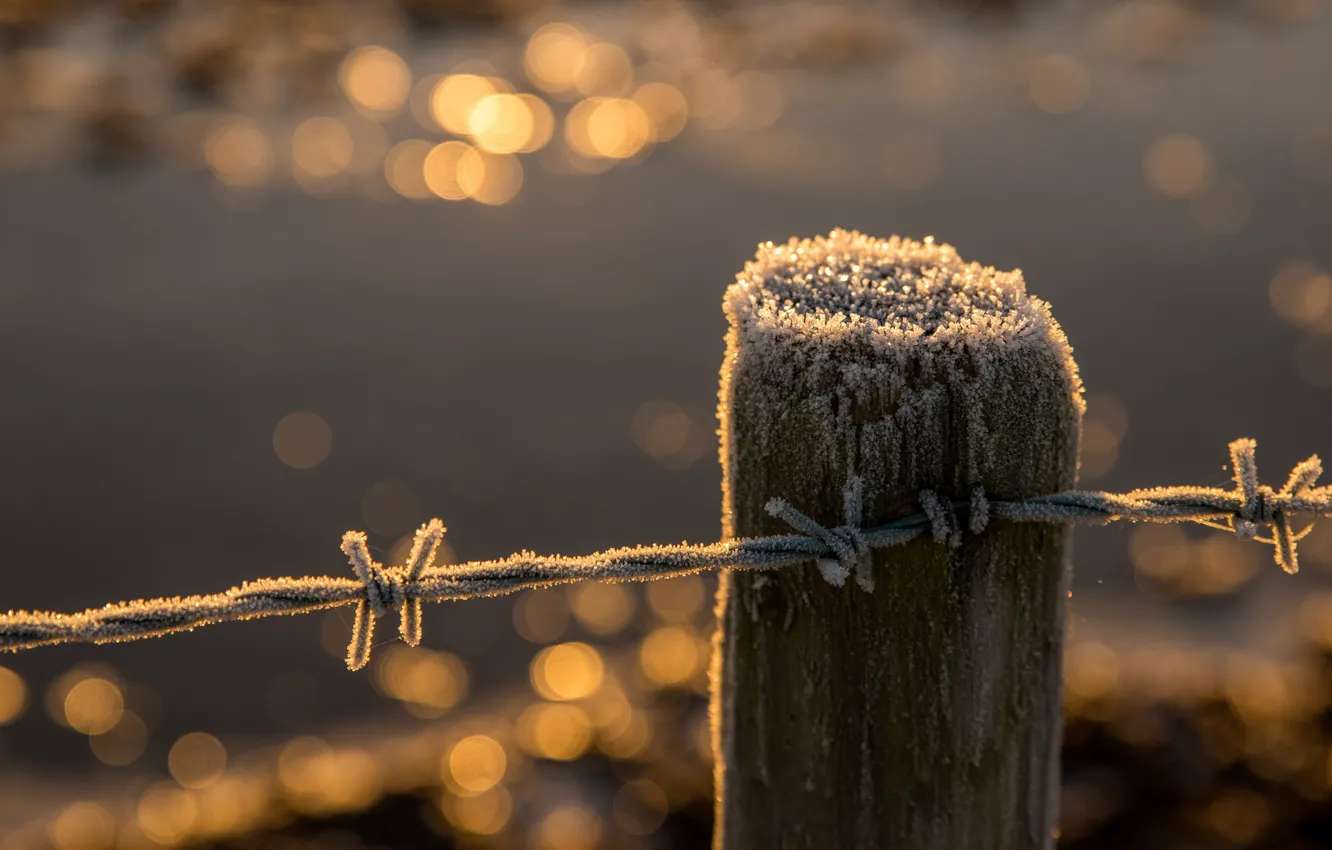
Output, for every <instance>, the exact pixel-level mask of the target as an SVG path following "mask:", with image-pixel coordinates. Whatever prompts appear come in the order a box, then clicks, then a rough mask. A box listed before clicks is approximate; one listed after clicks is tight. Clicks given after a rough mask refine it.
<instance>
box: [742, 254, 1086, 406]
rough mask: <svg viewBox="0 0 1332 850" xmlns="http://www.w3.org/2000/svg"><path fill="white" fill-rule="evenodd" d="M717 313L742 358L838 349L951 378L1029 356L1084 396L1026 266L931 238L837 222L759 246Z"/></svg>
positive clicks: (852, 356) (843, 356)
mask: <svg viewBox="0 0 1332 850" xmlns="http://www.w3.org/2000/svg"><path fill="white" fill-rule="evenodd" d="M724 308H725V310H726V314H727V317H728V318H729V319H730V321H731V324H732V327H733V328H734V329H735V331H736V332H738V334H739V339H740V340H742V341H743V343H742V345H743V347H744V348H745V349H746V351H747V353H749V354H750V355H757V356H759V357H760V358H762V359H765V360H767V359H769V355H771V356H772V357H773V358H774V359H776V360H785V361H792V360H794V361H803V362H809V359H810V358H813V359H815V360H822V359H825V358H826V357H827V356H828V355H829V354H830V353H831V351H833V350H837V351H838V352H839V354H838V355H837V357H836V358H834V359H836V360H839V361H842V362H843V363H848V362H853V361H859V362H861V363H865V362H866V361H870V362H872V361H880V360H881V359H883V358H886V360H887V361H896V362H898V363H901V362H902V361H901V358H902V357H904V356H905V357H908V358H910V359H911V360H913V361H915V362H916V363H917V364H922V363H932V364H933V366H934V367H938V370H937V371H942V372H944V373H947V372H953V371H955V370H956V369H958V368H961V369H963V370H964V371H967V372H975V371H976V370H980V371H984V364H985V362H986V361H988V360H990V359H992V358H995V357H1000V358H1008V357H1012V356H1014V355H1018V356H1020V355H1022V354H1037V355H1040V359H1041V360H1043V361H1045V362H1046V363H1048V364H1049V367H1048V368H1052V369H1053V370H1054V371H1056V372H1062V373H1063V378H1064V380H1065V381H1066V383H1067V386H1068V388H1069V390H1070V391H1071V392H1072V394H1073V395H1075V396H1079V399H1078V400H1079V402H1080V401H1081V399H1080V390H1081V380H1080V379H1079V377H1078V372H1077V366H1076V364H1075V363H1074V361H1073V350H1072V348H1071V347H1070V346H1069V344H1068V339H1067V338H1066V337H1065V336H1064V332H1063V330H1062V329H1061V328H1060V327H1059V324H1058V323H1057V322H1056V321H1055V319H1054V317H1053V316H1052V315H1051V313H1050V306H1049V305H1048V304H1047V303H1046V302H1044V301H1042V300H1041V299H1039V298H1036V297H1035V296H1033V295H1030V294H1029V293H1028V292H1027V287H1026V282H1025V281H1024V280H1023V277H1022V272H1021V271H1020V270H1017V269H1014V270H1013V271H1000V270H998V269H996V268H994V267H993V266H983V265H981V264H979V263H968V262H966V261H964V260H963V259H962V257H961V256H960V255H959V254H958V252H957V249H955V248H954V247H953V246H952V245H948V244H946V243H941V242H936V241H934V239H933V237H926V238H925V239H924V240H923V241H919V242H918V241H915V240H912V239H906V238H903V237H900V236H892V237H890V238H887V239H881V238H875V237H871V236H867V235H865V234H863V233H860V232H859V231H855V230H842V229H837V230H833V231H832V232H831V233H829V234H828V235H826V236H816V237H814V238H812V239H795V238H793V239H791V240H789V241H787V242H784V243H773V242H766V243H763V244H761V245H759V247H758V253H757V254H756V255H755V257H754V259H753V260H751V261H750V262H749V263H747V264H746V265H745V267H744V269H743V270H742V271H741V272H740V274H739V275H737V276H736V282H735V283H734V284H732V285H731V286H730V288H728V289H727V291H726V297H725V301H724ZM929 371H931V372H935V371H936V369H933V368H931V369H929Z"/></svg>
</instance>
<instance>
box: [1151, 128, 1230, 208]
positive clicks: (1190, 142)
mask: <svg viewBox="0 0 1332 850" xmlns="http://www.w3.org/2000/svg"><path fill="white" fill-rule="evenodd" d="M1213 168H1214V166H1213V164H1212V155H1211V153H1210V152H1209V151H1208V150H1207V147H1206V146H1205V145H1204V144H1203V143H1202V142H1200V141H1198V140H1197V139H1195V138H1194V137H1192V136H1187V135H1183V134H1175V135H1170V136H1163V137H1162V138H1160V139H1157V140H1156V141H1155V142H1152V144H1151V146H1150V147H1148V148H1147V154H1146V156H1145V157H1144V158H1143V174H1144V175H1145V176H1146V178H1147V183H1148V184H1149V185H1150V186H1151V187H1152V188H1153V189H1155V190H1156V191H1158V192H1160V193H1161V194H1163V195H1167V196H1169V197H1172V198H1186V197H1191V196H1193V195H1197V194H1199V193H1201V192H1203V191H1204V190H1205V189H1206V188H1207V186H1208V184H1209V182H1210V181H1211V179H1212V171H1213Z"/></svg>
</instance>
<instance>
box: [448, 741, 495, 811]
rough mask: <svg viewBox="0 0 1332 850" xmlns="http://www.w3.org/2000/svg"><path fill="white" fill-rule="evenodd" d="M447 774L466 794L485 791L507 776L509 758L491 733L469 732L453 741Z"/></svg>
mask: <svg viewBox="0 0 1332 850" xmlns="http://www.w3.org/2000/svg"><path fill="white" fill-rule="evenodd" d="M444 766H445V770H444V771H443V773H444V778H445V780H446V781H447V782H448V783H449V786H450V788H451V789H452V790H453V791H454V793H456V794H459V795H460V796H464V797H472V796H476V795H478V794H484V793H485V792H487V791H489V790H490V789H492V788H494V787H495V786H496V785H498V784H499V783H500V781H501V780H503V779H504V772H505V770H506V769H507V767H508V758H507V757H506V756H505V754H504V747H503V746H501V745H500V743H499V742H498V741H496V740H495V739H494V738H492V737H490V736H489V735H469V736H468V737H466V738H463V739H462V740H461V741H459V742H458V743H456V744H454V745H453V746H452V747H451V748H450V749H449V751H448V755H447V756H446V758H445V765H444Z"/></svg>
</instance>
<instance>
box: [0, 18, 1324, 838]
mask: <svg viewBox="0 0 1332 850" xmlns="http://www.w3.org/2000/svg"><path fill="white" fill-rule="evenodd" d="M1329 44H1332V14H1330V13H1329V9H1328V4H1327V2H1326V0H1097V2H1086V1H1085V0H1070V1H1069V2H1056V0H1030V2H1026V1H1025V0H956V2H953V0H936V2H926V1H925V0H921V2H895V3H887V2H884V3H869V2H845V3H810V2H748V0H731V2H707V3H692V4H685V3H679V2H674V0H646V2H639V1H638V0H624V2H616V3H605V4H601V5H592V6H586V5H568V4H563V3H547V2H544V0H461V1H460V0H377V2H349V0H307V1H305V2H295V1H294V0H287V2H277V0H274V2H267V1H266V0H195V2H188V1H187V0H120V2H114V1H113V0H0V346H2V347H3V356H2V357H0V370H3V373H4V383H3V386H4V389H5V394H6V402H5V405H4V412H3V415H0V475H2V476H3V480H4V481H5V484H6V486H5V487H4V488H3V491H0V532H2V533H3V535H4V539H5V541H6V546H7V547H8V551H9V552H10V555H9V556H7V557H8V558H9V560H8V562H7V564H6V566H5V567H4V568H3V576H4V582H3V598H2V599H0V608H3V609H53V610H61V611H73V610H81V609H83V608H85V607H88V606H95V605H99V604H101V603H103V602H106V601H108V600H120V599H127V598H136V597H141V596H156V595H170V594H176V593H196V592H209V591H215V590H221V589H223V588H226V587H228V586H231V585H233V584H236V583H239V582H240V581H243V580H245V579H250V578H257V577H261V576H270V575H302V574H308V573H330V574H335V575H336V574H342V573H349V568H348V566H347V564H346V562H345V559H344V557H343V556H342V555H341V553H340V552H339V551H338V542H339V540H340V537H341V534H342V532H343V531H345V530H347V529H349V528H360V529H365V530H366V531H367V532H368V533H369V534H370V537H371V542H372V544H373V548H374V551H375V554H376V557H378V558H380V559H387V560H388V561H390V562H394V563H399V562H400V559H401V556H402V553H403V551H404V550H405V547H406V545H407V544H408V543H409V542H410V534H411V532H412V530H413V529H414V528H415V527H416V525H418V524H419V523H420V522H422V521H423V520H425V519H427V518H429V517H431V516H439V517H441V518H442V519H443V520H444V522H445V523H446V524H447V525H448V526H449V527H450V529H451V532H450V534H449V536H448V537H447V546H448V549H447V554H448V556H449V557H451V558H454V559H457V560H471V559H478V558H491V557H501V556H503V555H506V554H508V553H510V552H512V551H514V550H517V549H520V548H527V549H534V550H536V551H539V552H563V553H578V552H587V551H593V550H596V549H601V548H605V547H608V546H614V545H627V544H633V543H646V542H670V541H678V540H681V539H685V538H687V539H689V540H693V541H709V540H713V539H715V538H716V536H717V533H718V525H719V523H718V504H719V501H720V488H719V479H720V475H719V468H718V464H717V447H716V436H715V428H716V423H715V415H714V407H715V400H716V374H717V368H718V366H719V363H720V357H721V353H722V334H723V332H724V328H725V323H724V321H723V318H722V314H721V310H720V300H721V295H722V292H723V289H724V288H725V286H726V285H727V284H728V283H729V282H730V280H731V279H732V278H733V276H734V275H735V273H736V272H737V271H739V269H740V268H741V266H742V265H743V264H744V262H745V261H746V260H747V259H748V258H749V257H750V256H752V253H753V250H754V246H755V245H756V244H757V243H759V242H760V241H765V240H785V239H786V238H788V237H790V236H792V235H799V236H810V235H815V234H818V233H825V232H827V231H828V230H830V229H831V228H833V227H837V226H841V227H848V228H857V229H860V230H863V231H866V232H869V233H871V234H876V235H883V236H887V235H890V234H894V233H898V234H902V235H906V236H912V237H916V238H920V237H923V236H926V235H934V236H935V237H936V238H938V239H940V240H942V241H947V242H951V243H953V244H954V245H956V246H957V247H958V248H959V250H960V251H961V253H962V255H963V256H964V257H965V258H966V259H968V260H978V261H980V262H983V263H986V264H994V265H997V266H999V267H1001V268H1014V267H1020V268H1022V269H1023V270H1024V272H1025V274H1026V276H1027V280H1028V285H1029V288H1030V290H1031V291H1032V292H1034V293H1035V294H1037V295H1039V296H1040V297H1042V298H1044V299H1046V300H1048V301H1049V302H1051V304H1052V305H1053V309H1054V313H1055V316H1056V317H1057V318H1058V319H1059V321H1060V322H1061V323H1062V324H1063V327H1064V329H1065V330H1066V332H1067V333H1068V336H1069V338H1070V340H1071V341H1072V343H1073V345H1074V347H1075V349H1076V356H1077V359H1078V362H1079V364H1080V366H1081V369H1082V374H1083V377H1084V379H1085V381H1086V385H1087V389H1088V414H1087V420H1086V423H1085V430H1084V435H1083V456H1082V484H1083V486H1086V487H1095V488H1105V489H1116V490H1119V489H1127V488H1131V487H1135V486H1146V485H1155V484H1175V483H1180V484H1183V483H1190V484H1204V485H1214V486H1227V482H1228V481H1229V474H1228V471H1227V470H1226V468H1225V464H1226V460H1227V457H1226V452H1225V446H1226V443H1227V442H1228V441H1229V440H1231V439H1233V438H1235V437H1239V436H1253V437H1255V438H1257V439H1258V442H1259V463H1260V474H1261V475H1262V476H1263V477H1264V479H1265V480H1267V481H1269V482H1271V483H1276V484H1280V483H1281V482H1282V481H1284V479H1285V476H1286V474H1287V472H1288V470H1289V469H1290V467H1291V466H1292V465H1293V464H1294V463H1295V462H1297V461H1299V460H1301V459H1303V458H1304V457H1305V456H1307V455H1308V454H1309V453H1311V452H1315V451H1321V452H1324V453H1326V452H1328V451H1332V442H1329V440H1332V436H1329V432H1328V429H1327V427H1326V426H1327V423H1328V421H1329V416H1328V415H1329V413H1330V412H1332V407H1330V406H1329V391H1330V390H1332V274H1330V272H1332V240H1329V237H1328V234H1329V233H1332V96H1329V88H1328V86H1329V81H1332V50H1329V49H1328V46H1329ZM1301 554H1302V556H1303V557H1302V563H1303V565H1304V570H1303V572H1301V573H1300V574H1299V575H1298V576H1297V577H1295V578H1291V577H1288V576H1285V575H1283V574H1282V573H1281V571H1280V570H1279V569H1278V568H1277V567H1276V566H1275V565H1274V564H1273V563H1272V560H1271V554H1270V551H1269V550H1268V549H1267V548H1266V547H1263V546H1259V545H1257V544H1241V543H1240V542H1238V541H1237V540H1235V539H1234V538H1233V537H1229V536H1226V535H1223V534H1220V533H1216V532H1211V531H1206V530H1201V529H1200V530H1193V529H1188V528H1182V527H1175V526H1169V527H1164V526H1163V527H1150V526H1148V527H1138V528H1129V527H1125V528H1120V527H1110V528H1103V529H1098V528H1086V529H1082V530H1080V531H1079V532H1078V534H1077V537H1076V545H1075V549H1074V559H1075V578H1074V583H1073V588H1074V591H1073V599H1072V615H1073V616H1072V617H1071V620H1070V633H1071V637H1070V647H1069V651H1068V664H1067V676H1068V679H1067V685H1068V686H1067V732H1066V741H1065V750H1064V752H1065V756H1064V760H1065V779H1064V783H1065V789H1064V800H1063V811H1062V815H1061V824H1060V831H1061V835H1060V845H1061V847H1068V848H1120V847H1123V846H1128V845H1129V844H1130V842H1132V843H1133V844H1135V845H1136V846H1138V847H1140V848H1171V849H1172V850H1181V849H1182V850H1188V848H1196V849H1197V850H1202V849H1203V848H1207V849H1208V850H1210V848H1230V847H1271V848H1283V850H1288V849H1289V848H1295V850H1300V848H1313V847H1332V758H1330V756H1332V712H1329V704H1330V703H1329V700H1330V698H1332V690H1330V689H1329V676H1332V660H1329V659H1330V658H1332V655H1329V653H1332V595H1329V590H1328V587H1329V582H1328V579H1329V577H1330V576H1332V527H1327V526H1325V527H1324V528H1323V529H1320V530H1318V531H1316V532H1315V533H1314V535H1313V536H1311V537H1310V538H1308V539H1307V540H1306V541H1305V542H1304V543H1303V544H1302V547H1301ZM714 584H715V579H714V578H712V577H703V578H690V579H682V580H677V581H672V582H662V583H654V584H651V585H648V586H631V585H624V586H613V585H583V586H574V587H569V588H564V589H558V590H546V591H539V592H532V593H526V594H521V595H517V596H513V597H506V598H501V599H492V600H484V601H473V602H467V603H459V604H446V605H434V606H429V607H428V608H427V609H426V612H425V636H426V637H425V642H424V644H423V646H422V648H420V649H415V650H410V649H407V648H406V647H405V646H403V645H402V644H401V643H397V642H394V641H393V640H391V639H390V637H391V636H393V635H394V631H393V628H392V627H391V625H390V624H389V623H384V624H381V628H380V634H379V637H380V642H381V643H382V644H384V645H382V646H379V647H378V649H377V650H376V652H375V653H374V655H373V659H372V663H371V666H370V667H369V668H368V669H367V670H366V671H364V672H363V673H360V674H349V673H348V672H347V671H346V669H345V666H344V664H343V662H342V656H343V655H344V653H345V647H346V643H347V639H348V636H349V633H350V629H351V625H350V623H351V617H350V613H349V612H348V611H347V610H345V609H343V610H336V611H332V612H329V613H326V614H316V615H313V616H307V617H300V618H279V619H270V620H263V621H258V622H252V623H248V624H230V625H223V626H218V627H214V628H209V629H205V630H202V631H199V632H195V633H189V634H183V635H179V636H175V637H172V638H170V639H166V640H160V641H149V642H142V643H131V644H123V645H114V646H105V647H81V646H65V647H56V648H49V649H42V650H39V651H34V652H30V653H24V654H20V655H13V656H0V848H3V850H29V848H33V850H36V848H54V850H110V848H126V849H127V850H128V848H155V847H163V846H168V847H169V846H230V847H256V848H257V847H274V848H298V847H339V848H341V847H345V848H349V850H350V848H357V847H407V846H438V847H453V846H459V847H496V848H524V849H525V850H593V848H602V847H607V848H609V847H616V848H644V850H647V849H648V848H696V847H703V846H706V845H707V842H708V836H709V835H710V830H711V817H712V809H711V806H712V803H711V795H712V790H711V766H710V759H711V756H710V752H709V746H708V741H707V734H706V691H707V684H706V667H707V661H708V653H709V644H708V640H709V636H710V633H711V630H712V627H713V622H712V602H711V599H712V592H713V588H714Z"/></svg>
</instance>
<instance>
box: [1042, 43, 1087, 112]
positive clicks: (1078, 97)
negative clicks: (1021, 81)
mask: <svg viewBox="0 0 1332 850" xmlns="http://www.w3.org/2000/svg"><path fill="white" fill-rule="evenodd" d="M1027 91H1028V93H1029V94H1030V95H1031V100H1032V102H1033V103H1035V104H1036V107H1037V108H1038V109H1040V110H1041V111H1042V112H1048V113H1049V114H1051V115H1068V114H1069V113H1072V112H1077V111H1078V110H1079V109H1081V108H1082V107H1083V105H1085V104H1086V102H1087V96H1088V95H1089V94H1090V93H1091V76H1090V75H1089V74H1088V73H1087V66H1085V65H1083V64H1082V62H1081V61H1079V60H1078V59H1076V58H1075V57H1073V56H1069V55H1067V54H1064V53H1055V54H1051V55H1049V56H1044V57H1042V58H1040V59H1038V60H1036V61H1035V62H1034V63H1032V66H1031V71H1030V73H1029V74H1028V79H1027Z"/></svg>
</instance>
